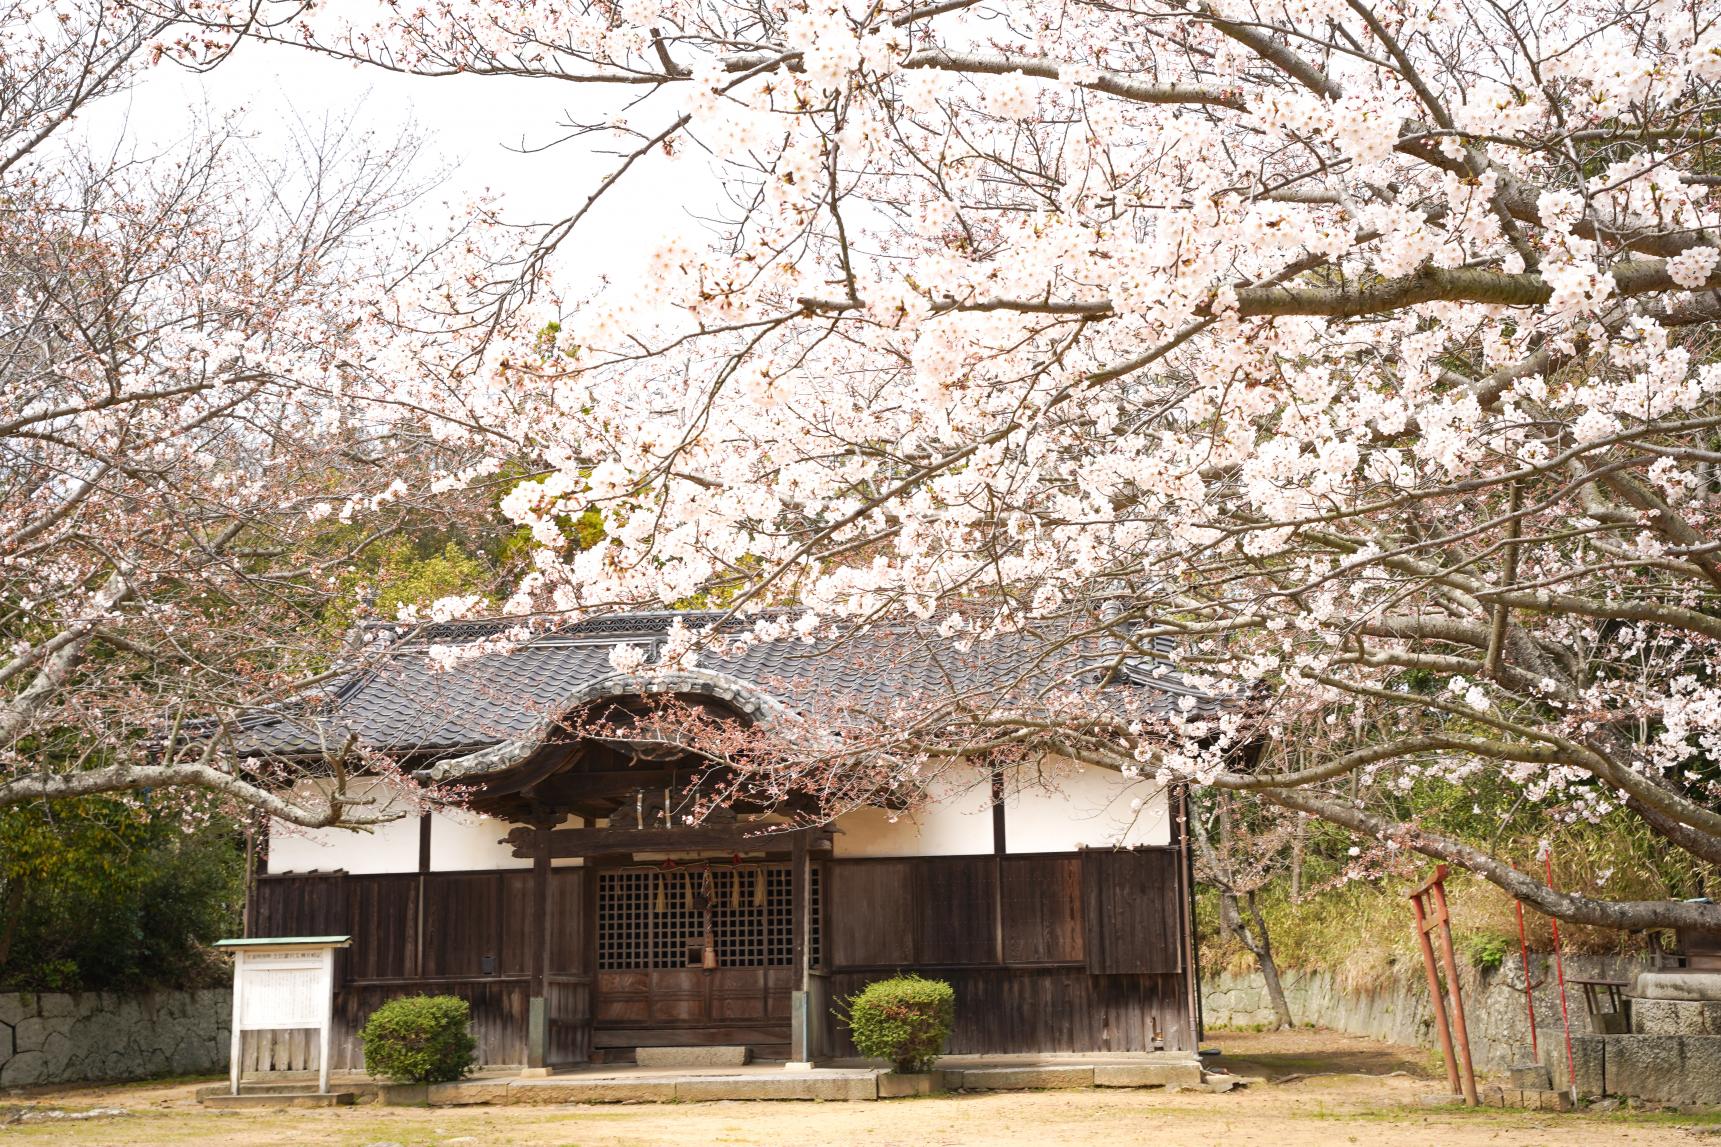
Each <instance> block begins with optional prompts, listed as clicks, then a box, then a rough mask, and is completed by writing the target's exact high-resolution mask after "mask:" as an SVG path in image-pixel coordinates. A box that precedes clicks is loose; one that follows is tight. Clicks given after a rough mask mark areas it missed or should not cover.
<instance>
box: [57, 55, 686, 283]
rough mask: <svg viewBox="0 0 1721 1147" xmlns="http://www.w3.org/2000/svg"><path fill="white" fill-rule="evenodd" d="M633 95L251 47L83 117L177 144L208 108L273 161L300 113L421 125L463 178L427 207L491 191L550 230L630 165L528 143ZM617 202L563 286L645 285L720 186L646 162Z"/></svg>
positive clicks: (101, 127) (663, 113)
mask: <svg viewBox="0 0 1721 1147" xmlns="http://www.w3.org/2000/svg"><path fill="white" fill-rule="evenodd" d="M635 94H637V93H635V92H627V93H614V92H606V91H602V90H600V89H597V88H595V87H593V86H591V85H575V84H569V83H562V82H559V81H554V80H529V79H514V78H510V77H479V76H450V77H446V78H424V77H417V76H402V75H398V74H395V73H391V72H385V71H383V70H381V69H378V68H369V67H364V66H362V65H356V64H347V63H342V62H339V61H336V60H331V59H328V58H326V57H320V56H314V55H312V54H310V53H308V52H303V51H298V50H295V49H291V48H285V47H279V46H274V45H267V44H259V43H255V42H247V43H245V44H243V45H241V46H240V48H239V50H238V51H237V52H236V53H235V54H234V55H233V57H232V58H231V59H229V60H227V61H226V62H225V63H223V64H222V65H221V66H219V67H217V68H216V69H214V70H213V71H212V72H209V73H207V74H201V75H200V74H196V73H192V72H188V71H185V70H183V69H181V68H178V67H175V66H173V65H170V64H163V65H158V66H157V67H155V68H153V69H150V70H148V71H147V72H146V73H145V76H144V78H143V80H142V81H141V82H140V83H138V84H137V85H136V86H135V87H134V88H133V89H132V90H131V91H130V92H127V93H123V94H121V95H120V96H118V97H116V98H114V99H113V100H111V101H110V102H109V103H108V104H106V105H103V106H98V107H97V108H96V109H94V110H93V111H90V112H88V113H86V115H85V117H84V119H85V122H84V127H85V129H86V130H87V131H89V132H90V134H91V135H92V137H93V138H96V139H103V138H104V137H111V136H112V135H113V134H114V133H116V132H118V131H119V130H120V128H121V125H122V124H125V125H126V127H125V130H126V131H127V133H128V134H129V135H130V136H131V137H132V138H134V139H137V140H140V141H142V142H145V143H146V144H171V143H173V142H175V141H178V140H181V139H182V138H183V137H184V136H185V134H186V133H187V131H188V130H189V129H190V127H191V125H192V123H193V122H194V121H195V120H196V119H197V118H198V116H199V114H200V113H202V109H204V108H207V109H208V112H209V113H212V114H213V115H215V116H220V115H221V114H223V113H229V112H243V113H244V126H245V128H246V129H247V130H248V131H249V132H253V133H256V134H257V135H258V137H259V139H258V143H257V145H256V146H257V147H258V148H259V149H260V150H265V151H266V150H267V149H268V147H269V140H270V138H271V134H272V133H279V132H282V131H284V129H283V128H282V127H281V126H279V125H280V124H281V123H282V122H283V121H284V120H286V119H288V118H289V117H292V116H297V117H299V118H301V119H303V120H305V121H307V122H318V121H320V120H321V119H322V117H323V116H324V115H329V116H331V117H332V118H333V119H335V120H336V121H337V122H339V121H341V120H343V119H346V118H348V117H354V118H355V120H356V126H358V127H362V128H366V129H369V130H373V131H376V132H378V133H379V134H383V135H385V136H386V135H387V134H388V133H390V132H394V131H398V130H399V128H400V126H401V125H402V124H405V123H407V122H412V123H416V124H417V125H418V128H419V130H420V133H421V134H422V135H423V136H424V137H425V139H426V143H427V151H428V153H429V154H428V155H427V157H426V158H427V160H428V161H429V166H430V167H431V168H436V167H443V166H447V167H451V168H452V169H453V170H452V173H451V175H450V177H449V180H448V182H447V183H446V184H445V185H444V187H443V188H441V189H439V192H438V193H437V194H433V195H431V196H429V197H427V201H426V203H427V209H430V208H429V205H430V204H436V205H437V208H436V209H440V204H441V203H442V202H444V201H446V200H453V201H456V202H458V201H462V200H465V199H467V198H469V197H470V196H471V195H473V194H475V193H477V192H480V191H483V190H488V191H490V192H493V193H495V194H496V195H497V196H498V197H499V200H500V202H501V204H502V209H503V215H504V217H505V218H506V219H508V220H509V221H510V222H548V221H553V220H556V219H560V218H563V217H564V216H566V215H568V214H570V213H571V212H572V211H574V210H575V209H576V208H577V207H578V205H579V204H580V203H582V202H584V201H585V198H586V196H587V195H589V194H590V193H591V191H592V189H593V188H594V187H595V186H596V185H597V183H598V182H599V181H600V180H601V179H602V178H603V177H604V176H605V175H606V174H608V173H609V172H610V171H611V170H613V168H614V167H615V166H616V165H617V164H618V163H619V162H620V161H619V159H618V158H617V157H615V156H611V155H605V154H601V153H599V152H598V151H596V150H595V149H596V148H600V147H613V146H614V144H613V142H608V141H605V140H603V139H602V138H601V137H591V138H588V139H581V140H573V141H570V142H566V143H562V144H560V145H558V146H556V147H554V148H551V149H550V150H548V151H542V152H537V153H535V154H521V153H520V152H519V151H518V148H519V147H520V145H521V144H522V142H524V143H525V144H526V145H527V146H541V145H543V144H545V143H548V142H549V141H551V140H554V139H556V138H558V137H559V136H560V135H562V134H563V130H562V129H560V128H559V127H558V124H561V123H565V122H566V121H568V120H569V119H574V120H582V121H586V122H590V121H593V120H596V119H598V118H600V115H601V113H602V112H603V111H604V110H605V109H606V108H610V107H614V106H617V104H618V102H619V100H620V99H625V98H631V97H632V96H633V95H635ZM653 104H655V105H656V106H655V107H647V108H636V109H634V110H633V111H631V112H630V113H629V119H630V121H631V122H633V123H635V124H636V125H639V126H640V127H642V128H643V127H648V126H651V125H656V124H659V123H662V122H666V117H667V116H668V115H669V114H670V112H669V107H668V103H667V100H665V99H664V98H662V97H659V98H657V99H655V100H654V101H653ZM618 191H619V192H620V194H617V195H615V196H614V198H613V199H608V197H606V199H608V201H607V202H600V204H599V206H598V207H597V208H596V209H595V210H594V211H593V213H592V214H591V215H590V216H588V217H587V219H586V220H585V221H584V222H583V223H582V225H581V231H582V232H583V234H579V233H577V234H576V240H575V241H574V242H573V243H572V244H571V245H568V244H565V245H564V247H563V249H562V251H561V252H560V255H561V258H560V261H559V264H558V275H557V278H558V282H559V285H560V286H562V287H563V288H564V289H568V290H571V291H572V292H573V293H574V294H583V293H584V292H585V291H586V290H587V289H589V288H590V287H592V286H595V285H597V283H598V281H599V276H601V275H607V276H608V277H609V281H610V282H612V283H616V284H618V285H622V286H625V285H627V284H629V283H631V282H634V281H636V277H637V271H636V268H638V267H639V266H640V265H641V264H642V263H643V259H644V256H645V254H646V253H647V251H649V249H650V248H651V247H652V246H654V245H655V243H656V241H657V240H658V239H659V238H661V237H663V236H665V235H668V234H677V235H682V236H685V237H688V238H689V239H694V240H695V241H697V239H695V237H696V236H700V235H703V234H704V232H703V230H702V229H701V228H700V226H699V224H698V223H697V221H696V220H694V219H693V218H692V216H691V214H690V210H696V211H699V212H700V213H702V214H709V212H710V210H711V206H712V205H713V204H714V203H715V202H716V191H717V185H716V181H715V178H714V176H713V174H712V173H711V170H710V168H709V166H708V164H707V162H706V160H705V157H704V156H702V155H699V154H697V153H695V154H694V155H692V156H690V157H688V158H684V159H683V158H678V159H676V160H669V159H666V158H664V157H662V156H653V157H651V158H649V159H647V160H645V161H642V163H640V164H636V165H635V167H634V169H633V170H631V171H630V172H629V173H628V176H627V179H626V181H625V183H624V184H623V185H621V186H620V187H618Z"/></svg>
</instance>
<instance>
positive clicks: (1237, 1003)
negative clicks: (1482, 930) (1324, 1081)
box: [1201, 953, 1646, 1071]
mask: <svg viewBox="0 0 1721 1147" xmlns="http://www.w3.org/2000/svg"><path fill="white" fill-rule="evenodd" d="M1565 963H1566V980H1567V982H1568V988H1567V993H1566V1002H1567V1007H1568V1009H1569V1010H1570V1013H1571V1022H1572V1033H1573V1034H1574V1035H1587V1034H1589V1032H1590V1030H1591V1029H1590V1023H1589V1017H1588V1014H1587V1013H1586V1012H1585V1011H1584V996H1583V992H1582V991H1581V990H1579V989H1578V988H1577V987H1575V986H1571V984H1570V981H1572V980H1574V979H1580V978H1582V979H1612V980H1626V981H1629V980H1630V979H1631V978H1632V977H1633V976H1634V975H1636V974H1637V973H1638V972H1639V971H1641V970H1643V968H1644V967H1645V966H1646V965H1645V964H1644V963H1643V962H1641V961H1637V960H1628V959H1620V958H1614V957H1596V956H1571V957H1568V958H1567V959H1566V962H1565ZM1282 978H1283V980H1284V981H1285V996H1286V998H1287V999H1288V1001H1289V1002H1290V1005H1291V1018H1292V1019H1294V1020H1295V1021H1296V1022H1297V1023H1298V1024H1313V1025H1315V1026H1316V1027H1323V1028H1332V1029H1335V1030H1337V1031H1343V1032H1349V1033H1351V1034H1352V1035H1362V1036H1368V1037H1370V1038H1372V1039H1379V1040H1386V1041H1388V1042H1390V1043H1401V1044H1411V1045H1416V1046H1422V1047H1436V1046H1438V1044H1439V1038H1438V1037H1437V1036H1436V1035H1435V1034H1434V1013H1433V1012H1432V1011H1431V1010H1430V1008H1429V1003H1428V978H1427V973H1426V972H1424V971H1423V969H1422V967H1421V965H1420V964H1417V965H1415V966H1412V967H1407V968H1402V969H1399V970H1398V971H1396V972H1395V973H1394V974H1393V975H1391V976H1388V977H1386V978H1385V979H1383V980H1382V981H1380V982H1378V983H1375V984H1372V985H1369V986H1367V987H1361V988H1351V987H1346V986H1344V985H1342V984H1341V983H1340V982H1339V980H1338V978H1337V977H1335V976H1333V975H1332V974H1331V973H1328V972H1318V971H1316V972H1308V971H1301V970H1298V969H1287V970H1285V971H1284V972H1283V973H1282ZM1530 979H1531V981H1532V982H1534V983H1536V984H1538V985H1539V986H1538V987H1537V988H1536V991H1535V999H1536V1025H1537V1028H1538V1029H1539V1032H1540V1035H1541V1036H1543V1037H1545V1036H1546V1035H1547V1032H1548V1029H1550V1028H1551V1029H1553V1030H1554V1031H1556V1032H1559V1031H1561V1027H1560V999H1559V988H1558V984H1557V983H1556V979H1555V974H1554V961H1553V957H1552V956H1549V955H1541V954H1536V953H1532V954H1531V956H1530ZM1460 980H1461V983H1460V991H1461V993H1462V995H1463V997H1464V1018H1465V1022H1466V1025H1467V1026H1468V1028H1469V1031H1470V1055H1471V1059H1472V1061H1473V1062H1474V1063H1475V1065H1476V1069H1477V1070H1478V1071H1504V1070H1505V1069H1506V1068H1507V1067H1508V1066H1510V1065H1511V1064H1513V1063H1516V1062H1523V1061H1528V1060H1529V1058H1530V1020H1529V1014H1528V1012H1527V1010H1526V1008H1525V1005H1524V969H1523V964H1522V962H1521V961H1520V960H1519V959H1518V957H1517V955H1516V954H1515V953H1514V954H1512V955H1510V956H1509V957H1508V958H1507V960H1506V961H1505V963H1503V964H1502V965H1501V966H1500V967H1499V968H1498V969H1495V970H1492V971H1484V972H1479V971H1477V970H1475V969H1465V970H1464V971H1463V972H1462V974H1461V976H1460ZM1201 1009H1202V1017H1203V1020H1204V1022H1205V1023H1206V1025H1207V1029H1208V1031H1209V1033H1213V1032H1215V1031H1217V1030H1223V1029H1225V1028H1255V1027H1261V1026H1271V1025H1272V1023H1273V1009H1272V1006H1271V1005H1270V1004H1269V1003H1268V1002H1267V988H1266V985H1265V984H1264V983H1263V982H1262V980H1261V976H1260V973H1259V972H1253V973H1250V974H1248V975H1242V976H1239V975H1233V974H1231V973H1225V974H1222V975H1220V976H1217V977H1215V976H1210V975H1208V976H1203V977H1202V983H1201ZM1209 1038H1210V1039H1211V1038H1213V1037H1212V1036H1211V1035H1210V1037H1209ZM1561 1038H1562V1042H1563V1035H1562V1037H1561ZM1214 1042H1221V1043H1222V1041H1219V1040H1216V1039H1215V1040H1214Z"/></svg>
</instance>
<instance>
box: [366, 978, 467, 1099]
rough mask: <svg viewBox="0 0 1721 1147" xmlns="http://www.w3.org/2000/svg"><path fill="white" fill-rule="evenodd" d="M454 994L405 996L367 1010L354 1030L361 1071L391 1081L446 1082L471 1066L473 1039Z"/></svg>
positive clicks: (464, 1009)
mask: <svg viewBox="0 0 1721 1147" xmlns="http://www.w3.org/2000/svg"><path fill="white" fill-rule="evenodd" d="M471 1025H472V1009H471V1008H470V1007H469V1006H468V1005H467V1003H466V1001H465V1000H463V999H461V998H460V997H459V996H405V997H402V998H401V999H398V1000H390V1001H389V1002H388V1003H386V1004H384V1005H383V1006H382V1007H380V1008H378V1009H377V1010H376V1011H374V1012H372V1013H371V1014H370V1018H369V1019H367V1020H365V1026H364V1027H363V1028H362V1029H360V1031H359V1040H360V1041H361V1042H362V1043H363V1044H364V1052H365V1070H366V1071H367V1072H369V1073H370V1074H371V1075H381V1076H386V1077H387V1078H389V1079H391V1080H394V1081H395V1082H396V1083H448V1082H450V1081H452V1080H456V1079H459V1078H460V1077H461V1076H463V1075H466V1074H468V1073H469V1072H471V1070H472V1065H473V1061H474V1059H475V1057H474V1054H473V1053H474V1052H475V1051H476V1050H477V1047H478V1041H477V1040H475V1039H473V1038H472V1026H471Z"/></svg>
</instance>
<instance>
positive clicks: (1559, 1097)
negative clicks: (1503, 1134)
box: [1481, 1086, 1572, 1111]
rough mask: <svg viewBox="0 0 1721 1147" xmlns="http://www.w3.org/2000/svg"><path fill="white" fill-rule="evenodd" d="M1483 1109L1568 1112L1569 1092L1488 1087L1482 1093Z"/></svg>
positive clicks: (1570, 1105) (1570, 1098) (1548, 1089)
mask: <svg viewBox="0 0 1721 1147" xmlns="http://www.w3.org/2000/svg"><path fill="white" fill-rule="evenodd" d="M1481 1099H1482V1105H1483V1106H1484V1107H1516V1108H1522V1109H1524V1110H1526V1111H1570V1110H1571V1109H1572V1097H1571V1093H1570V1092H1565V1091H1554V1090H1553V1089H1552V1088H1546V1087H1497V1086H1496V1087H1490V1088H1488V1089H1487V1090H1485V1091H1483V1092H1482V1096H1481Z"/></svg>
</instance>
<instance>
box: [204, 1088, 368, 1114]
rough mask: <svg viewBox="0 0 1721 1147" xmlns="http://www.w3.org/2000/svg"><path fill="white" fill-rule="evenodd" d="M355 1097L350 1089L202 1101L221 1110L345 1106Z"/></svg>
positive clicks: (222, 1097) (226, 1096)
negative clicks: (308, 1093)
mask: <svg viewBox="0 0 1721 1147" xmlns="http://www.w3.org/2000/svg"><path fill="white" fill-rule="evenodd" d="M356 1099H357V1096H355V1095H354V1094H353V1093H352V1092H350V1091H328V1092H323V1093H321V1094H316V1093H313V1094H310V1095H303V1094H294V1095H211V1096H210V1097H209V1098H207V1099H205V1100H204V1101H203V1105H204V1106H205V1107H214V1108H218V1109H222V1110H244V1109H247V1108H258V1107H345V1106H347V1105H349V1104H351V1103H353V1102H354V1101H355V1100H356Z"/></svg>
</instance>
